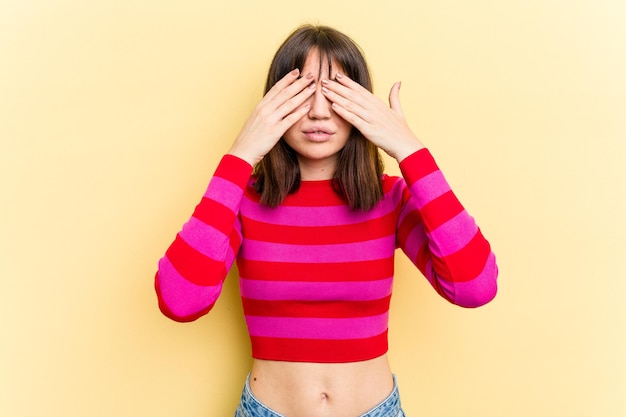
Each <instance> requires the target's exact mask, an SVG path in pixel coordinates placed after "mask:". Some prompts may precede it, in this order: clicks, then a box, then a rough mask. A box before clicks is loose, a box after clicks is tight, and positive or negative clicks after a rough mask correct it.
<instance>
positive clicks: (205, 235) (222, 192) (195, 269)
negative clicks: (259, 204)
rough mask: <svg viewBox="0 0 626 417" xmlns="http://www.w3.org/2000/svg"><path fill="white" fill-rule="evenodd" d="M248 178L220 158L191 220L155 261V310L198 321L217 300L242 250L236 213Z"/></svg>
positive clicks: (237, 164) (235, 162)
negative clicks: (157, 261)
mask: <svg viewBox="0 0 626 417" xmlns="http://www.w3.org/2000/svg"><path fill="white" fill-rule="evenodd" d="M251 173H252V166H251V165H250V164H248V163H247V162H245V161H244V160H242V159H240V158H237V157H235V156H232V155H226V156H224V157H223V158H222V160H221V162H220V164H219V165H218V167H217V169H216V171H215V174H214V175H213V177H212V178H211V181H210V183H209V186H208V188H207V190H206V192H205V194H204V196H203V197H202V200H201V201H200V203H199V204H198V205H197V206H196V209H195V210H194V212H193V215H192V216H191V218H190V219H189V220H188V221H187V222H186V223H185V224H184V225H183V228H182V230H181V231H180V232H179V233H178V234H177V235H176V239H175V240H174V242H172V244H171V245H170V247H169V248H168V249H167V251H166V252H165V256H163V258H161V260H160V261H159V267H158V271H157V273H156V277H155V288H156V292H157V296H158V300H159V308H160V309H161V311H162V312H163V314H165V315H166V316H167V317H169V318H171V319H172V320H176V321H183V322H184V321H193V320H195V319H197V318H198V317H200V316H202V315H204V314H206V313H208V312H209V311H210V310H211V308H213V305H214V304H215V301H216V300H217V298H218V296H219V295H220V293H221V290H222V283H223V282H224V279H225V278H226V275H227V274H228V271H229V270H230V267H231V266H232V264H233V262H234V260H235V257H236V255H237V252H238V251H239V246H240V245H241V230H240V224H239V219H238V212H239V207H240V204H241V200H242V198H243V192H244V188H245V186H246V184H247V182H248V180H249V178H250V174H251Z"/></svg>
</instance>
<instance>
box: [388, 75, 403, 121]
mask: <svg viewBox="0 0 626 417" xmlns="http://www.w3.org/2000/svg"><path fill="white" fill-rule="evenodd" d="M400 87H401V83H400V82H397V83H395V84H394V85H393V86H392V87H391V91H389V106H390V107H391V110H393V111H395V112H396V113H398V114H400V115H401V116H404V112H403V111H402V105H401V104H400Z"/></svg>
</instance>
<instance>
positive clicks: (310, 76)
mask: <svg viewBox="0 0 626 417" xmlns="http://www.w3.org/2000/svg"><path fill="white" fill-rule="evenodd" d="M306 77H307V78H308V79H309V80H310V79H311V78H313V74H312V73H310V72H309V73H308V74H307V75H306Z"/></svg>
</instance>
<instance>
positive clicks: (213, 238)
mask: <svg viewBox="0 0 626 417" xmlns="http://www.w3.org/2000/svg"><path fill="white" fill-rule="evenodd" d="M400 170H401V172H402V177H394V176H387V175H385V176H384V178H383V191H384V197H383V199H382V201H381V202H380V203H379V204H378V205H377V206H376V207H375V208H374V209H372V210H370V211H365V212H364V211H352V210H351V209H350V208H349V207H348V205H347V204H346V202H345V201H344V200H343V199H342V198H341V197H340V196H339V195H338V194H337V193H336V192H335V191H334V190H333V187H332V184H331V181H330V180H328V181H303V182H302V183H301V186H300V188H299V190H298V191H296V192H295V193H293V194H289V195H288V196H287V198H286V199H285V201H284V202H283V203H282V204H281V205H280V206H278V207H277V208H274V209H272V208H269V207H267V206H265V205H262V204H261V203H260V202H259V196H258V194H257V193H256V192H255V190H254V188H253V186H252V184H253V181H254V177H251V173H252V167H251V166H250V165H249V164H248V163H247V162H245V161H243V160H241V159H239V158H237V157H235V156H232V155H226V156H224V157H223V158H222V160H221V162H220V164H219V165H218V167H217V169H216V171H215V174H214V176H213V177H212V179H211V181H210V183H209V186H208V188H207V191H206V193H205V195H204V197H203V198H202V200H201V201H200V203H199V204H198V206H197V207H196V209H195V211H194V213H193V215H192V216H191V218H190V219H189V221H188V222H187V223H185V225H184V226H183V228H182V230H181V231H180V232H179V233H178V234H177V236H176V239H175V240H174V242H173V243H172V244H171V246H170V247H169V249H168V250H167V252H166V253H165V256H164V257H163V258H162V259H161V260H160V261H159V268H158V271H157V274H156V280H155V286H156V291H157V295H158V300H159V307H160V309H161V311H162V312H163V313H164V314H165V315H166V316H168V317H170V318H171V319H173V320H177V321H192V320H195V319H197V318H198V317H200V316H202V315H204V314H206V313H207V312H209V310H211V308H212V307H213V305H214V303H215V301H216V300H217V298H218V296H219V294H220V292H221V289H222V283H223V281H224V279H225V277H226V275H227V274H228V271H229V270H230V268H231V266H232V265H233V263H235V262H236V263H237V268H238V271H239V282H240V290H241V300H242V303H243V311H244V315H245V319H246V323H247V326H248V331H249V334H250V340H251V345H252V356H253V357H255V358H259V359H269V360H283V361H303V362H354V361H361V360H367V359H372V358H375V357H378V356H380V355H382V354H384V353H385V352H386V351H387V325H388V315H389V301H390V298H391V294H392V283H393V273H394V271H393V269H394V253H395V250H396V249H397V248H400V249H401V250H402V251H403V252H404V253H405V254H406V255H407V256H408V257H409V258H410V259H411V261H412V262H413V263H414V264H415V265H416V266H417V268H418V269H419V270H420V271H421V273H422V274H423V275H424V276H425V277H426V278H427V279H428V281H429V282H430V283H431V284H432V286H433V287H434V289H435V290H436V291H437V292H438V293H439V294H440V295H441V296H443V297H444V298H445V299H447V300H449V301H450V302H452V303H454V304H457V305H460V306H464V307H477V306H480V305H482V304H485V303H487V302H488V301H490V300H491V299H492V298H493V297H494V296H495V294H496V277H497V273H498V271H497V266H496V262H495V257H494V254H493V252H492V251H491V249H490V246H489V243H488V242H487V240H485V238H484V237H483V235H482V234H481V232H480V229H479V228H478V227H477V225H476V223H475V222H474V219H473V218H472V217H471V216H469V214H468V213H467V212H466V210H465V209H464V208H463V206H462V205H461V204H460V202H459V201H458V200H457V198H456V197H455V195H454V194H453V192H452V191H451V189H450V187H449V185H448V183H447V181H446V180H445V178H444V177H443V175H442V173H441V171H440V170H439V169H438V167H437V165H436V164H435V161H434V160H433V158H432V156H431V155H430V153H429V151H428V150H426V149H422V150H420V151H417V152H416V153H414V154H413V155H411V156H409V157H408V158H406V159H405V160H403V161H402V163H401V164H400Z"/></svg>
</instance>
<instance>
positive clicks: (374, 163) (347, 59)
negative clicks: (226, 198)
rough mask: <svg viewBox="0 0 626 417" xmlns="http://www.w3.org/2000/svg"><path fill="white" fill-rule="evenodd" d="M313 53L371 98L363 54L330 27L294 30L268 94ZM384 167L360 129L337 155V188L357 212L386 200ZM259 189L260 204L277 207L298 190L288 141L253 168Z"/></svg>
mask: <svg viewBox="0 0 626 417" xmlns="http://www.w3.org/2000/svg"><path fill="white" fill-rule="evenodd" d="M311 49H317V50H319V53H320V55H326V58H327V61H328V65H329V66H332V63H333V62H335V63H336V65H338V66H340V67H341V68H342V70H343V71H344V73H345V74H346V75H347V76H348V77H350V79H352V80H354V81H356V82H358V83H359V84H361V85H362V86H363V87H365V88H366V89H367V90H369V91H370V92H371V91H372V79H371V76H370V72H369V69H368V67H367V63H366V62H365V58H364V56H363V53H362V52H361V50H360V48H359V47H358V45H357V44H356V43H355V42H354V41H352V39H350V38H349V37H348V36H346V35H344V34H343V33H341V32H339V31H337V30H336V29H333V28H330V27H328V26H312V25H305V26H301V27H300V28H298V29H296V30H295V31H294V32H293V33H292V34H291V35H289V37H288V38H287V39H286V40H285V41H284V42H283V44H282V45H281V46H280V47H279V48H278V51H277V52H276V55H274V59H273V60H272V63H271V65H270V69H269V72H268V75H267V81H266V84H265V93H267V92H268V91H269V90H270V88H272V86H273V85H274V84H275V83H276V82H277V81H279V80H280V79H281V78H283V77H284V76H285V75H287V73H288V72H289V71H291V70H293V69H294V68H299V69H300V70H301V69H302V67H303V66H304V64H305V61H306V59H307V56H308V54H309V52H310V51H311ZM382 172H383V161H382V158H381V157H380V154H379V152H378V148H377V147H376V145H374V144H373V143H371V142H370V141H369V140H367V139H366V138H365V137H364V136H363V135H362V134H361V132H359V131H358V130H357V129H356V128H354V127H353V128H352V132H351V134H350V138H349V139H348V141H347V142H346V145H345V146H344V148H343V149H342V150H341V151H340V152H339V158H338V162H337V169H336V172H335V173H334V176H333V187H334V188H335V190H336V192H337V193H338V194H339V195H341V196H342V197H343V198H344V199H345V200H346V202H347V203H348V205H349V206H350V207H351V208H352V209H353V210H359V209H360V210H369V209H371V208H373V207H374V206H375V205H376V204H377V203H378V202H379V201H380V200H381V199H382V196H383V190H382ZM255 173H256V175H257V180H256V183H255V185H254V186H255V189H256V190H257V192H259V193H260V194H261V202H262V203H264V204H266V205H268V206H270V207H276V206H278V205H279V204H280V203H282V201H283V200H284V199H285V197H286V196H287V194H289V193H293V192H295V191H297V190H298V188H299V187H300V167H299V165H298V158H297V155H296V152H295V151H294V150H293V149H292V148H291V147H290V146H289V145H287V143H286V142H285V140H284V139H282V138H281V139H280V141H279V142H278V143H277V144H276V145H275V146H274V148H272V150H271V151H270V152H268V153H267V155H265V157H264V158H263V159H262V160H261V162H259V163H258V164H257V166H256V167H255Z"/></svg>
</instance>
